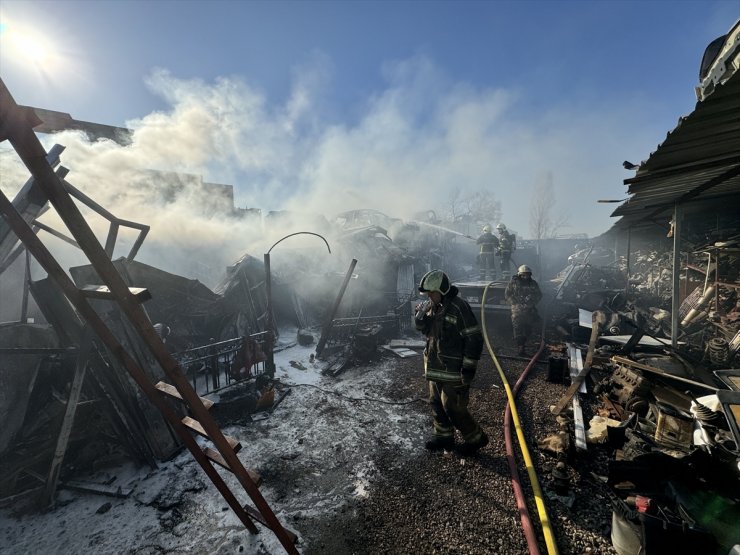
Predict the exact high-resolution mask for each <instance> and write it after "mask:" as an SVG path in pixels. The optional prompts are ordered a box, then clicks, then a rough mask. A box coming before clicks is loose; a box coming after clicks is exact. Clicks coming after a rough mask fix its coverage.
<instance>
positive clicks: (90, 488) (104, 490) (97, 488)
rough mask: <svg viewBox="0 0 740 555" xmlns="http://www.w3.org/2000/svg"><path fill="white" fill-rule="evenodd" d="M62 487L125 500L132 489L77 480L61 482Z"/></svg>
mask: <svg viewBox="0 0 740 555" xmlns="http://www.w3.org/2000/svg"><path fill="white" fill-rule="evenodd" d="M62 487H63V488H65V489H71V490H75V491H82V492H85V493H97V494H99V495H107V496H108V497H121V498H126V497H128V496H129V495H131V492H132V491H133V488H122V487H121V486H107V485H105V484H95V483H92V482H80V481H77V480H67V481H66V482H62Z"/></svg>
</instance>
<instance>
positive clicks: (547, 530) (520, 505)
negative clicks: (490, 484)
mask: <svg viewBox="0 0 740 555" xmlns="http://www.w3.org/2000/svg"><path fill="white" fill-rule="evenodd" d="M490 285H491V284H490V283H489V284H487V285H486V288H485V289H484V291H483V298H482V300H481V309H480V310H481V325H482V327H483V339H484V340H485V342H486V348H487V349H488V353H489V354H490V355H491V358H492V359H493V362H494V364H495V365H496V369H497V370H498V373H499V376H500V377H501V382H502V383H503V384H504V389H505V390H506V397H507V398H508V403H507V405H506V411H505V413H504V439H505V441H506V458H507V461H508V463H509V469H510V471H511V482H512V488H513V489H514V497H515V498H516V503H517V509H518V510H519V515H520V518H521V521H522V528H523V530H524V536H525V538H526V540H527V546H528V548H529V552H530V554H532V555H539V553H540V551H539V546H538V543H537V538H536V536H535V533H534V528H533V527H532V521H531V519H530V517H529V512H528V510H527V504H526V501H525V499H524V492H523V490H522V487H521V483H520V478H519V472H518V470H517V467H516V460H515V459H514V450H513V445H512V441H511V420H512V419H513V420H514V427H515V429H516V435H517V439H518V440H519V448H520V449H521V452H522V458H523V459H524V464H525V466H526V468H527V474H529V482H530V484H531V486H532V492H533V494H534V500H535V504H536V506H537V512H538V514H539V519H540V524H541V525H542V533H543V535H544V536H545V545H546V547H547V552H548V554H549V555H557V554H558V547H557V544H556V543H555V536H554V535H553V532H552V527H551V526H550V518H549V517H548V515H547V508H546V507H545V503H544V500H543V495H542V489H541V488H540V484H539V480H538V479H537V472H536V471H535V469H534V465H533V463H532V457H531V456H530V454H529V448H528V447H527V442H526V439H525V438H524V432H523V431H522V426H521V421H520V420H519V413H518V412H517V410H516V403H515V402H514V398H515V396H516V393H517V392H518V391H519V388H520V387H521V385H522V383H523V382H524V378H525V377H526V375H527V374H528V373H529V371H530V370H531V369H532V368H533V367H534V365H535V362H536V361H537V359H538V358H539V356H540V354H541V353H542V351H543V350H544V348H545V339H544V333H543V334H542V339H541V341H540V347H539V350H538V351H537V353H536V354H535V355H534V357H533V358H532V360H531V361H530V362H529V364H528V365H527V367H526V368H525V370H524V372H522V375H521V376H520V377H519V379H518V380H517V382H516V384H515V385H514V391H513V392H512V390H511V387H510V386H509V382H508V380H507V379H506V375H505V374H504V372H503V370H502V369H501V364H500V363H499V361H498V359H497V358H496V354H495V353H494V351H493V347H491V342H490V341H489V339H488V332H487V329H486V317H485V306H486V295H487V294H488V288H489V287H490Z"/></svg>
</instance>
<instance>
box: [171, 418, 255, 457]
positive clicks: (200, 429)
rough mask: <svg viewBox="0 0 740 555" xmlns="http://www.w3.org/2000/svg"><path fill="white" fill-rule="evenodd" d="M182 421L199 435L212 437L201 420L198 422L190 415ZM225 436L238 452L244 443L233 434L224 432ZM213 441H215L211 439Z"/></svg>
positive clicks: (235, 451) (207, 437)
mask: <svg viewBox="0 0 740 555" xmlns="http://www.w3.org/2000/svg"><path fill="white" fill-rule="evenodd" d="M182 423H183V424H185V426H186V427H188V428H190V429H191V430H192V431H194V432H195V433H196V434H198V435H199V436H203V437H204V438H206V439H211V438H210V436H209V435H208V432H206V431H205V429H204V428H203V426H202V425H201V423H200V422H198V421H197V420H196V419H195V418H190V417H189V416H186V417H185V418H183V419H182ZM224 438H225V439H226V441H227V442H228V443H229V446H230V447H231V448H232V449H233V450H234V453H238V452H239V450H240V449H241V448H242V444H241V443H239V440H238V439H236V438H233V437H231V436H227V435H226V434H224ZM211 441H213V440H212V439H211Z"/></svg>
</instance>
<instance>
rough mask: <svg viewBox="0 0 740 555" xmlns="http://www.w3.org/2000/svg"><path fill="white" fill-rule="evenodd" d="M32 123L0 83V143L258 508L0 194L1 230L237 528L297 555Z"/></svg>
mask: <svg viewBox="0 0 740 555" xmlns="http://www.w3.org/2000/svg"><path fill="white" fill-rule="evenodd" d="M37 121H38V119H37V118H36V117H35V116H34V115H32V114H29V113H28V110H27V109H23V108H21V107H19V106H18V105H17V104H16V102H15V100H14V99H13V97H12V96H11V94H10V91H9V90H8V89H7V87H6V86H5V83H4V82H3V81H2V79H0V141H2V140H6V139H7V140H9V141H10V143H11V145H12V146H13V148H14V149H15V151H16V153H17V155H18V156H19V157H20V159H21V160H22V161H23V163H24V164H25V166H26V167H27V168H28V170H29V171H30V173H31V175H32V176H33V178H34V179H35V181H36V182H37V185H38V186H39V187H40V189H41V191H43V193H44V194H45V196H46V198H47V199H48V201H49V202H50V203H51V205H52V206H53V207H54V208H55V209H56V211H57V213H58V214H59V216H60V217H61V219H62V220H63V221H64V223H65V225H66V226H67V229H69V231H70V232H71V233H72V235H73V237H74V238H75V240H76V241H77V243H78V244H79V245H80V248H81V249H82V251H83V252H84V253H85V255H86V256H87V257H88V259H89V260H90V262H91V263H92V265H93V267H94V268H95V270H96V271H97V273H98V275H99V276H100V278H101V279H102V280H103V282H104V283H105V285H107V286H108V288H109V290H110V292H111V294H112V296H113V297H114V299H115V301H116V302H117V304H118V306H119V307H120V308H121V310H122V312H123V313H124V314H125V315H126V316H127V317H128V319H129V320H130V322H131V325H132V326H133V328H134V329H135V330H136V332H137V333H138V335H139V336H140V337H141V339H142V340H143V341H144V343H145V344H146V345H147V347H148V348H149V350H150V351H151V352H152V354H153V355H154V358H155V359H156V360H157V362H158V363H159V365H160V366H161V367H162V370H163V371H164V372H165V374H166V375H167V376H168V378H169V379H170V381H171V382H172V385H174V387H176V388H177V390H178V392H179V393H180V395H181V396H182V400H183V401H184V402H185V403H186V405H187V406H188V408H189V409H190V411H191V412H192V413H193V414H194V416H195V417H196V418H197V420H198V421H199V422H200V424H201V426H202V427H203V429H204V430H205V432H206V433H207V436H208V438H209V439H210V440H211V442H212V443H213V444H214V445H215V446H216V449H217V450H218V452H219V454H220V455H221V457H222V459H223V460H224V461H225V462H226V464H227V465H228V467H229V469H230V470H231V472H233V473H234V475H235V476H236V478H237V479H238V481H239V483H240V484H241V486H242V487H243V488H244V490H245V491H246V492H247V494H248V495H249V497H250V498H251V499H252V501H253V502H254V504H255V506H256V507H257V510H255V509H253V508H252V507H250V506H249V505H248V504H247V505H245V506H241V505H240V503H239V501H238V500H237V499H236V497H235V496H234V494H233V493H232V492H231V490H230V489H229V487H228V485H227V484H226V483H225V482H224V480H223V478H222V477H221V476H220V474H219V473H218V472H217V471H216V469H215V467H214V466H213V464H212V463H211V460H210V459H209V458H208V457H207V456H206V454H205V452H204V450H202V449H201V447H200V446H199V445H198V443H197V441H196V440H195V438H194V437H193V436H192V434H191V432H190V430H189V429H188V428H187V427H186V426H185V424H184V423H183V421H182V420H181V418H180V416H179V415H178V414H177V413H176V412H175V411H174V409H173V408H172V407H170V406H169V404H168V401H167V400H166V399H164V398H163V397H162V396H161V394H160V392H159V390H158V389H157V388H156V387H155V385H154V384H153V383H152V382H151V381H150V380H149V378H148V377H147V376H146V374H145V373H144V371H143V370H142V369H141V368H140V367H139V366H138V364H137V363H136V361H135V360H134V358H133V357H132V356H131V355H130V354H129V353H128V352H126V350H125V349H124V348H123V346H122V345H121V344H120V342H119V341H118V339H117V338H116V337H115V336H114V335H113V333H112V332H111V330H110V329H109V328H108V327H107V326H106V325H105V323H104V322H103V320H102V319H101V317H100V316H99V315H98V314H97V312H96V311H95V310H94V309H93V307H92V306H91V305H90V303H89V302H88V300H87V298H86V297H85V295H84V294H83V292H82V291H80V290H79V289H78V288H77V287H76V286H75V284H74V282H73V281H72V279H71V278H70V277H69V276H68V275H67V274H66V273H65V271H64V270H63V268H62V267H61V266H60V265H59V263H58V262H57V261H56V259H55V258H54V257H53V256H52V254H51V253H50V252H49V251H48V249H47V248H46V246H45V245H44V244H43V243H42V242H41V240H40V239H39V238H38V237H37V236H36V234H35V233H34V232H33V230H32V228H31V226H30V225H29V224H28V223H27V222H26V221H24V219H23V218H22V217H21V215H20V214H19V213H18V211H17V210H16V209H15V207H14V206H13V204H12V203H11V202H10V200H9V199H8V198H7V197H6V196H5V195H4V194H3V193H1V192H0V213H2V215H3V217H4V218H5V220H6V222H7V223H8V225H9V226H10V227H11V228H12V230H13V231H14V232H15V233H16V235H17V236H18V238H19V239H20V240H21V241H22V242H23V243H24V244H25V245H26V248H27V249H28V250H29V251H30V252H31V253H32V254H33V256H34V257H35V258H36V260H37V261H38V262H39V264H41V266H42V267H43V268H44V269H45V270H46V272H47V273H48V274H49V276H50V277H51V278H52V279H54V280H55V281H56V282H57V284H58V285H59V286H60V287H61V289H62V291H63V292H64V294H65V296H66V297H67V298H68V299H69V301H70V302H71V303H72V305H73V306H74V307H75V308H76V309H77V311H78V312H79V313H80V315H81V316H82V317H83V318H84V319H85V320H86V322H87V323H88V324H89V325H90V327H91V328H92V330H93V331H94V332H95V334H96V335H97V337H98V338H99V339H100V341H102V343H104V344H105V345H106V347H108V348H109V349H110V351H111V352H112V353H114V354H115V356H116V357H117V358H118V359H119V361H120V362H121V363H122V364H123V366H124V367H125V368H126V370H127V371H128V373H129V375H130V376H131V377H132V378H133V379H134V381H136V383H137V384H138V385H139V387H140V388H141V389H142V391H143V392H144V393H145V394H146V396H147V397H148V398H149V400H150V401H151V402H152V403H153V404H154V405H155V406H156V407H157V408H158V409H159V411H160V412H161V413H162V414H163V416H164V417H165V418H166V419H167V420H168V422H169V423H170V425H171V426H172V428H173V429H174V430H175V432H176V433H177V434H178V436H179V437H180V439H181V440H182V441H183V443H184V444H185V446H186V447H187V448H188V449H189V450H190V452H191V453H192V455H193V457H194V458H195V460H196V461H197V462H198V463H199V464H200V465H201V467H202V468H203V470H204V471H205V473H206V474H207V475H208V477H209V478H210V479H211V481H212V482H213V483H214V485H215V486H216V488H217V489H218V490H219V492H220V493H221V495H222V496H223V497H224V499H225V500H226V502H227V503H228V504H229V506H230V507H231V509H232V510H233V511H234V512H235V514H236V515H237V517H239V519H240V520H241V522H242V523H243V524H244V526H245V527H246V528H248V529H249V530H250V531H251V532H253V533H256V532H257V531H258V529H257V527H256V526H255V524H254V522H253V521H252V518H254V519H257V520H264V523H265V525H266V526H267V527H268V528H270V529H271V530H272V531H273V533H274V534H275V535H276V536H277V538H278V540H279V541H280V543H281V544H282V546H283V548H284V549H285V550H286V551H287V552H288V553H298V551H297V549H296V547H295V540H296V537H295V535H294V534H291V533H289V532H288V531H287V530H286V529H285V528H283V526H282V524H281V523H280V521H279V520H278V519H277V517H276V516H275V514H274V513H273V511H272V509H271V508H270V506H269V505H268V504H267V501H266V500H265V499H264V497H263V496H262V494H261V493H260V491H259V489H258V486H257V484H256V483H255V482H254V481H253V480H252V478H251V477H250V475H249V473H248V471H247V470H246V469H245V467H244V466H243V464H242V462H241V461H240V460H239V458H238V457H237V456H236V452H235V450H234V448H233V447H232V446H231V445H230V444H229V442H228V441H227V439H226V438H225V437H224V434H223V432H222V431H221V429H220V427H219V426H218V424H217V422H216V421H215V419H214V418H213V417H212V416H211V415H210V413H209V412H208V410H207V409H206V407H205V406H204V405H203V402H202V401H201V399H200V397H199V396H198V395H197V393H196V392H195V391H194V390H193V388H192V387H191V386H190V384H189V383H188V380H187V378H186V377H185V375H184V374H183V372H182V370H181V369H180V367H179V365H178V364H177V362H176V361H175V360H174V358H172V356H171V355H170V353H169V352H168V350H167V348H166V347H165V345H164V343H162V340H161V339H160V337H159V335H158V334H157V332H156V330H154V328H153V326H152V324H151V322H150V321H149V318H148V316H147V314H146V312H145V311H144V309H143V307H142V306H141V304H140V302H139V301H138V300H137V298H136V297H135V296H134V295H133V294H132V293H131V292H130V291H129V287H128V285H127V284H126V283H125V281H124V280H123V278H122V276H121V275H120V274H119V273H118V271H117V270H116V268H115V266H114V265H113V263H112V261H111V260H110V258H109V256H108V254H107V253H106V251H105V249H104V248H103V247H102V246H101V245H100V243H99V242H98V240H97V238H96V237H95V235H94V234H93V232H92V230H91V229H90V227H89V225H88V224H87V222H86V221H85V219H84V217H83V216H82V214H81V213H80V210H79V208H78V207H77V205H76V204H75V203H74V201H73V200H72V198H71V196H70V193H69V191H67V190H66V189H65V187H64V185H63V183H62V181H61V179H60V178H59V177H58V176H57V175H56V173H55V172H54V170H53V168H52V167H51V166H50V165H49V163H48V161H47V160H46V154H47V153H46V152H45V150H44V148H43V146H42V145H41V143H40V141H39V140H38V138H37V137H36V135H35V133H34V132H33V126H34V125H35V124H36V123H37ZM250 516H251V517H252V518H250Z"/></svg>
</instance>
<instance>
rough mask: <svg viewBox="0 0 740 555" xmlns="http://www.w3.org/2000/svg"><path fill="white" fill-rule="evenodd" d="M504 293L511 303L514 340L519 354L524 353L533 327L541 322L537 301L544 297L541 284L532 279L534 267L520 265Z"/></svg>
mask: <svg viewBox="0 0 740 555" xmlns="http://www.w3.org/2000/svg"><path fill="white" fill-rule="evenodd" d="M504 295H505V297H506V300H507V301H508V302H509V304H510V305H511V325H512V327H513V328H514V342H515V343H516V345H517V347H518V348H519V354H520V355H524V354H526V350H525V346H526V344H527V339H528V338H529V336H530V335H531V334H532V328H533V327H534V326H536V325H537V324H538V323H539V322H540V315H539V314H538V313H537V303H538V302H540V299H542V292H541V291H540V286H539V285H537V282H536V281H535V280H533V279H532V269H531V268H530V267H529V266H526V265H523V266H519V272H518V273H517V275H515V276H513V277H512V278H511V281H510V282H509V284H508V285H507V286H506V292H505V294H504Z"/></svg>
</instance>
